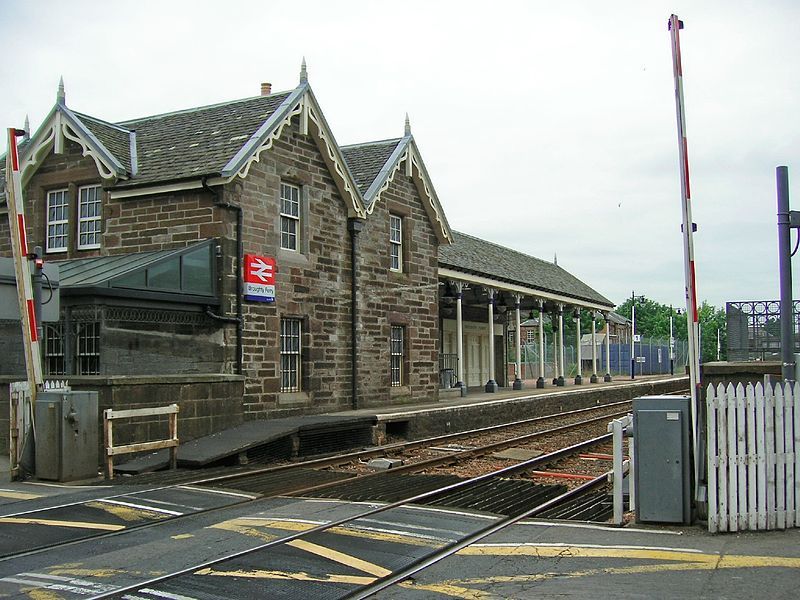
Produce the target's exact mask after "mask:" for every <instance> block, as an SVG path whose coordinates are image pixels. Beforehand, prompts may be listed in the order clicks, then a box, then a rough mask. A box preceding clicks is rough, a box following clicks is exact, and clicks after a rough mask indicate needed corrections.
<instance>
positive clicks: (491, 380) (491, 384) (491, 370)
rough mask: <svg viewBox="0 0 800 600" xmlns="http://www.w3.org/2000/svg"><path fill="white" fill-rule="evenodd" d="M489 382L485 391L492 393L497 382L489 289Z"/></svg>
mask: <svg viewBox="0 0 800 600" xmlns="http://www.w3.org/2000/svg"><path fill="white" fill-rule="evenodd" d="M488 291H489V302H488V308H489V310H488V312H489V381H487V382H486V388H485V389H486V391H487V392H490V393H493V392H496V391H497V389H498V387H499V386H498V385H497V382H496V381H495V379H494V297H495V293H496V292H495V290H493V289H491V288H490V289H489V290H488Z"/></svg>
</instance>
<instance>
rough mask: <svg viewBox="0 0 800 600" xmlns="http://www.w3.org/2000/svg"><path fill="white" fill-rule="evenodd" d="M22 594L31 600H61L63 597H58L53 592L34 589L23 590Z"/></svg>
mask: <svg viewBox="0 0 800 600" xmlns="http://www.w3.org/2000/svg"><path fill="white" fill-rule="evenodd" d="M24 593H25V594H26V595H27V596H28V598H30V599H31V600H61V599H62V598H63V597H64V596H59V595H58V594H56V593H55V592H53V591H50V590H44V589H42V588H35V589H32V590H24Z"/></svg>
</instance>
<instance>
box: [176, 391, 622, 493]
mask: <svg viewBox="0 0 800 600" xmlns="http://www.w3.org/2000/svg"><path fill="white" fill-rule="evenodd" d="M631 402H632V400H622V401H620V402H610V403H608V404H601V405H599V406H590V407H587V408H579V409H576V410H570V411H566V412H560V413H553V414H551V415H542V416H540V417H532V418H530V419H522V420H520V421H514V422H512V423H501V424H499V425H490V426H488V427H479V428H477V429H469V430H467V431H459V432H456V433H448V434H445V435H437V436H433V437H428V438H422V439H419V440H412V441H408V442H397V443H394V444H386V445H383V446H377V447H375V448H368V449H366V450H358V451H356V452H348V453H345V454H337V455H336V456H329V457H323V458H314V459H311V460H304V461H299V462H296V463H292V464H287V465H278V466H275V467H264V468H263V469H252V470H248V471H243V472H238V473H230V474H227V475H218V476H214V477H209V478H206V479H201V480H197V481H193V482H191V483H185V484H183V485H209V484H212V483H220V482H225V481H231V480H236V479H241V478H246V477H252V476H254V475H261V474H264V473H273V472H278V471H282V470H290V469H294V468H297V467H298V466H303V467H312V468H313V467H330V466H339V465H341V464H344V463H348V462H352V461H354V460H357V459H360V458H367V457H370V456H383V455H386V454H390V453H391V452H396V451H399V450H413V449H415V448H420V447H423V446H428V445H430V444H441V443H443V442H449V441H453V440H459V439H463V438H466V437H471V436H475V435H481V434H484V433H492V432H495V431H502V430H504V429H512V428H514V427H521V426H524V425H531V424H534V423H537V422H540V421H547V420H552V419H558V418H560V417H569V416H571V415H580V414H583V413H586V412H592V411H597V410H603V409H606V408H613V407H617V406H623V405H630V404H631ZM617 414H620V413H617V412H613V413H609V414H607V415H606V414H604V415H602V416H601V418H604V417H607V416H613V415H617ZM582 423H585V421H578V422H576V423H574V424H573V425H577V424H582Z"/></svg>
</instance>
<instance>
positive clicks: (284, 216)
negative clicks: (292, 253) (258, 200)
mask: <svg viewBox="0 0 800 600" xmlns="http://www.w3.org/2000/svg"><path fill="white" fill-rule="evenodd" d="M299 234H300V188H299V187H297V186H296V185H291V184H289V183H281V248H284V249H286V250H297V249H298V237H299Z"/></svg>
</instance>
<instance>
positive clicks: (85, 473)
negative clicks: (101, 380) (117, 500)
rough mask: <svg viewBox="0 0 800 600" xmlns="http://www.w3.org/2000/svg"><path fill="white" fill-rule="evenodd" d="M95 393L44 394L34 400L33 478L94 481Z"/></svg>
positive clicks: (96, 439) (38, 395) (96, 456)
mask: <svg viewBox="0 0 800 600" xmlns="http://www.w3.org/2000/svg"><path fill="white" fill-rule="evenodd" d="M97 421H98V408H97V392H73V391H64V390H59V391H45V392H39V393H38V394H37V396H36V404H35V406H34V427H35V431H36V477H38V478H39V479H51V480H56V481H75V480H78V479H89V478H93V477H97V471H98V444H99V438H98V422H97Z"/></svg>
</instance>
